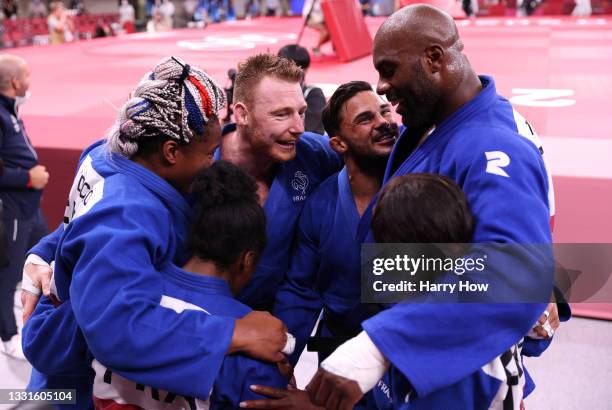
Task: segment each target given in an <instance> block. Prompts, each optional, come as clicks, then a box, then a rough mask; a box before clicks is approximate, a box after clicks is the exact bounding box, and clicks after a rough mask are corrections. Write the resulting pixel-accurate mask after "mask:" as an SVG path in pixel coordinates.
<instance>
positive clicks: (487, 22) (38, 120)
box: [11, 17, 612, 319]
mask: <svg viewBox="0 0 612 410" xmlns="http://www.w3.org/2000/svg"><path fill="white" fill-rule="evenodd" d="M382 21H383V20H382V19H380V18H370V19H368V20H367V24H368V26H369V28H370V30H371V32H372V33H375V31H376V29H377V28H378V27H379V26H380V24H381V23H382ZM300 24H301V20H300V19H297V18H285V19H279V18H262V19H254V20H245V21H239V22H230V23H224V24H217V25H212V26H209V27H208V28H207V29H186V30H175V31H171V32H166V33H158V34H146V33H140V34H133V35H129V36H123V37H115V38H108V39H98V40H92V41H83V42H79V43H73V44H66V45H62V46H55V47H27V48H20V49H14V50H13V51H11V52H14V53H15V54H18V55H21V56H23V57H24V58H26V59H27V61H28V63H29V65H30V70H31V72H32V76H31V80H32V86H31V90H32V92H33V95H34V97H33V98H32V99H31V101H29V102H28V103H27V104H26V105H25V106H24V108H23V115H24V117H25V124H26V126H27V128H28V132H29V135H30V137H31V138H32V140H33V142H34V145H35V146H36V147H37V148H39V149H44V148H55V149H65V150H75V151H76V150H79V151H80V150H81V149H82V148H84V147H85V146H87V145H88V144H89V143H91V142H93V141H95V140H97V139H99V138H101V137H102V136H103V135H104V132H105V130H107V129H108V128H109V126H110V125H111V124H112V122H113V120H114V118H115V115H116V110H117V109H118V108H117V107H120V106H121V105H122V103H123V102H124V101H125V100H126V98H127V97H128V93H129V91H130V89H131V88H132V87H133V86H134V85H135V84H136V83H137V82H138V80H139V79H140V77H141V76H142V75H143V73H144V72H145V71H146V70H147V69H150V68H151V67H152V66H153V65H154V64H155V63H156V62H157V61H158V60H159V59H160V58H161V57H163V56H166V55H177V56H181V57H184V58H185V59H186V60H187V61H189V62H191V63H192V64H198V65H200V66H202V67H203V68H205V69H206V70H207V71H209V72H210V73H211V74H212V75H213V76H214V77H215V78H216V79H217V80H218V81H219V82H220V83H221V84H225V83H227V75H226V73H227V70H228V69H229V68H232V67H235V66H236V63H237V62H238V61H240V60H241V59H244V58H245V57H246V56H248V55H250V54H253V53H256V52H265V51H271V52H276V51H277V50H278V49H279V48H280V47H282V46H283V45H285V44H288V43H293V42H294V41H295V38H296V37H297V33H298V32H299V29H300ZM458 26H459V29H460V32H461V35H462V38H463V40H464V43H465V47H466V53H467V55H468V57H469V58H470V60H471V62H472V65H473V66H474V68H475V69H476V71H477V72H479V73H485V74H490V75H493V76H494V77H495V79H496V83H497V87H498V92H499V93H500V94H502V95H505V96H507V97H509V98H511V101H512V102H513V104H514V105H515V107H516V108H517V109H518V110H520V111H521V113H522V114H523V115H524V116H525V117H526V118H528V119H529V121H530V122H531V124H532V125H533V126H534V128H535V129H536V130H537V132H538V133H539V134H540V136H542V138H543V144H544V148H545V151H546V155H547V156H548V160H549V162H550V165H551V169H552V173H553V176H554V183H555V191H556V197H557V198H556V204H557V211H556V219H555V240H556V241H557V242H566V243H576V242H578V243H612V218H610V217H609V215H610V209H609V204H610V203H612V161H610V155H611V154H612V134H611V133H610V128H609V127H610V114H611V112H610V108H609V107H610V103H609V98H610V95H612V17H601V18H588V19H577V18H569V17H559V18H553V17H547V18H542V17H537V18H520V19H517V18H480V19H476V20H462V21H459V22H458ZM315 40H316V33H315V32H313V31H312V30H309V29H307V30H306V32H305V36H304V39H303V41H302V44H303V45H307V46H308V45H309V46H312V45H314V43H315ZM323 51H324V52H326V53H327V55H324V56H323V57H318V58H315V59H314V61H313V63H312V65H311V68H310V70H309V72H308V76H307V80H308V82H309V83H316V84H318V85H320V86H321V87H322V88H323V89H324V91H325V92H326V94H328V95H329V94H331V92H333V90H334V87H335V86H337V85H338V84H339V83H341V82H344V81H349V80H352V79H362V80H367V81H370V82H372V83H375V82H376V80H377V75H376V72H375V71H374V69H373V66H372V62H371V58H370V57H365V58H361V59H359V60H355V61H352V62H349V63H345V64H343V63H340V62H339V61H338V60H337V59H336V58H335V57H334V56H333V55H332V50H331V48H330V47H329V46H327V48H323ZM606 107H608V108H606ZM73 166H74V165H72V164H68V165H67V168H69V170H67V172H68V175H70V174H71V173H72V169H73V168H72V167H73ZM51 171H52V173H51V175H52V176H51V178H52V183H54V184H56V185H55V186H58V185H57V184H58V183H61V186H62V189H67V185H68V184H69V182H68V181H63V180H62V181H57V178H56V179H55V180H54V181H53V175H54V173H53V170H51ZM50 185H51V184H50ZM64 185H66V187H63V186H64ZM47 191H49V190H47ZM500 200H508V199H507V198H500ZM59 206H62V205H61V204H60V205H59ZM51 222H52V223H51V224H52V225H55V221H51ZM604 291H605V292H607V294H608V295H611V296H612V285H611V284H608V285H607V289H606V290H604ZM609 299H610V301H611V302H612V297H610V298H609ZM575 311H576V312H577V313H580V314H585V315H588V316H595V317H600V318H608V319H612V303H610V304H596V305H582V306H575Z"/></svg>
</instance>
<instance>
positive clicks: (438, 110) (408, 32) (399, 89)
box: [373, 4, 478, 131]
mask: <svg viewBox="0 0 612 410" xmlns="http://www.w3.org/2000/svg"><path fill="white" fill-rule="evenodd" d="M462 51H463V43H462V42H461V40H460V39H459V33H458V31H457V26H456V25H455V22H454V21H453V19H452V17H451V16H449V15H448V14H447V13H445V12H443V11H442V10H440V9H438V8H435V7H432V6H428V5H425V4H418V5H413V6H408V7H404V8H403V9H401V10H399V11H397V12H395V13H393V14H392V15H391V17H389V18H388V19H387V20H386V21H385V22H384V23H383V25H382V26H381V27H380V29H379V30H378V32H377V33H376V37H375V38H374V50H373V59H374V67H375V68H376V70H377V71H378V74H379V80H378V86H377V89H376V91H377V92H378V93H379V94H385V95H386V96H387V98H388V99H389V101H391V102H392V103H394V104H397V112H398V113H399V114H401V115H402V118H403V122H404V124H406V125H410V126H415V127H417V128H418V129H422V130H423V131H424V130H427V129H429V128H430V127H432V126H434V125H436V124H437V123H438V122H439V121H440V120H441V119H442V118H443V117H444V116H445V112H446V111H447V110H448V107H449V106H454V103H453V101H454V100H455V98H454V97H453V95H454V94H457V93H459V94H460V93H461V87H462V85H461V84H462V82H463V81H464V80H465V79H466V78H468V77H471V78H472V80H473V79H476V81H478V79H477V77H476V75H475V73H474V72H473V71H472V69H471V67H470V65H469V62H468V61H467V58H466V57H465V56H464V55H463V53H462Z"/></svg>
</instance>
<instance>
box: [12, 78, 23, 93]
mask: <svg viewBox="0 0 612 410" xmlns="http://www.w3.org/2000/svg"><path fill="white" fill-rule="evenodd" d="M20 85H21V82H20V81H19V77H17V76H14V77H11V86H12V87H13V89H14V90H16V89H18V88H19V86H20Z"/></svg>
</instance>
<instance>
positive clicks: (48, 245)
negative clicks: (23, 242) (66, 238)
mask: <svg viewBox="0 0 612 410" xmlns="http://www.w3.org/2000/svg"><path fill="white" fill-rule="evenodd" d="M63 232H64V225H63V224H60V225H59V226H58V227H57V229H56V230H55V231H53V232H51V233H50V234H48V235H47V236H45V237H44V238H42V239H41V240H40V241H38V243H37V244H36V245H34V247H32V249H30V250H29V251H28V255H29V254H34V255H38V256H40V257H41V258H42V259H43V260H44V261H45V262H47V263H51V261H53V260H54V259H55V251H56V250H57V244H58V242H59V239H60V237H61V236H62V233H63Z"/></svg>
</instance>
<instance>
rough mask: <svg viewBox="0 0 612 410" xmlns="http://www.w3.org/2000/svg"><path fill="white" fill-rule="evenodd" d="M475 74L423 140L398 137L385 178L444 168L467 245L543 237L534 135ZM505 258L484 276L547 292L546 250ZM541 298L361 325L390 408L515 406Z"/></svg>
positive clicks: (426, 310) (547, 238)
mask: <svg viewBox="0 0 612 410" xmlns="http://www.w3.org/2000/svg"><path fill="white" fill-rule="evenodd" d="M481 81H482V84H483V89H482V91H481V92H480V93H479V94H478V96H476V98H474V99H473V100H472V101H470V102H469V103H467V104H465V105H464V106H463V107H461V108H460V109H459V110H458V111H457V112H455V113H454V114H453V115H451V116H450V117H449V118H447V119H446V120H445V121H444V122H443V123H441V124H439V125H438V127H437V128H436V129H435V130H434V131H433V132H432V133H431V134H430V135H429V136H428V137H427V138H426V139H425V140H424V142H423V143H422V144H421V145H419V146H417V147H416V148H414V149H411V147H410V145H411V144H412V142H411V140H412V141H414V138H418V137H419V136H418V135H411V134H410V130H407V131H406V132H404V133H403V134H402V136H401V137H400V140H399V141H398V143H397V144H396V146H395V148H394V150H393V153H392V154H391V158H390V161H389V163H388V166H387V170H386V172H385V183H386V182H387V181H389V180H391V179H392V178H394V177H396V176H399V175H404V174H408V173H418V172H426V173H437V174H442V175H446V176H448V177H450V178H451V179H453V180H454V181H455V182H456V183H457V184H458V185H459V186H460V187H461V188H462V189H463V191H464V192H465V194H466V197H467V199H468V202H469V205H470V208H471V211H472V213H473V214H474V217H475V221H476V226H475V232H474V237H473V242H474V243H502V244H503V243H519V244H550V242H551V233H550V225H549V217H550V210H549V206H551V205H552V204H551V203H550V202H549V201H550V199H549V198H550V197H549V189H550V182H549V181H550V176H549V175H548V173H547V171H546V168H545V165H544V162H543V160H542V156H541V153H540V151H539V150H538V149H539V148H541V146H540V145H539V144H538V143H537V136H536V135H535V134H534V133H533V131H531V127H529V126H528V124H527V123H526V122H524V118H522V117H521V116H520V114H518V113H516V112H515V111H513V109H512V106H511V105H510V103H509V102H508V101H507V100H505V99H504V98H502V97H500V96H498V95H497V93H496V90H495V84H494V82H493V79H492V78H490V77H484V76H483V77H481ZM529 131H531V133H530V134H529ZM412 145H413V144H412ZM370 220H371V207H370V208H369V209H368V211H366V213H365V215H364V217H363V218H362V221H361V222H360V227H359V235H360V238H363V237H365V235H366V234H367V232H368V230H369V226H370ZM512 262H513V264H512V265H510V266H505V267H504V266H500V265H497V266H493V267H492V268H491V269H489V270H487V273H488V274H489V276H484V277H485V278H486V280H489V281H490V282H491V283H494V284H495V283H502V282H503V283H504V284H506V285H507V289H512V290H513V291H515V292H516V294H517V295H520V294H521V292H522V291H523V290H525V291H527V290H529V289H532V288H535V289H540V290H541V294H542V295H550V290H551V289H552V255H551V254H549V253H546V252H544V253H543V254H526V255H524V258H522V259H520V260H512ZM480 279H482V278H480ZM541 302H542V303H508V304H499V303H483V304H441V303H437V304H436V303H428V304H425V303H421V304H417V303H402V304H397V305H394V306H392V307H391V308H389V309H387V310H385V311H383V312H381V313H380V314H378V315H376V316H374V317H372V318H370V319H368V320H366V321H365V322H364V323H363V328H364V330H365V331H366V332H367V333H368V336H369V337H370V338H371V339H372V341H373V342H374V343H375V344H376V346H377V347H378V349H380V351H381V352H382V353H383V354H384V355H385V357H387V358H388V359H389V361H390V362H391V363H392V365H393V367H392V368H391V370H390V372H389V374H388V375H387V381H388V384H390V386H389V385H387V387H390V392H391V396H392V403H393V404H392V407H393V408H402V409H421V408H423V409H425V408H427V409H445V408H470V409H478V408H485V409H486V408H488V407H489V405H491V404H492V403H497V404H498V405H500V406H501V405H502V403H503V405H506V406H513V407H515V406H516V405H517V402H520V400H521V398H522V389H518V387H522V386H521V383H524V378H523V377H522V376H523V370H522V363H521V360H520V347H521V346H520V343H521V340H522V339H523V338H524V337H525V335H526V334H527V332H528V331H529V330H530V329H531V327H532V326H533V324H534V323H535V322H536V320H537V319H538V318H539V316H540V315H541V314H542V312H543V310H544V309H545V307H546V303H544V298H543V299H542V300H541ZM508 353H510V356H508ZM404 377H405V378H407V380H405V379H403V381H401V382H399V381H398V380H402V378H404ZM513 389H514V390H515V391H514V393H513ZM518 390H520V391H518ZM375 391H376V389H375ZM379 393H380V392H379Z"/></svg>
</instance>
